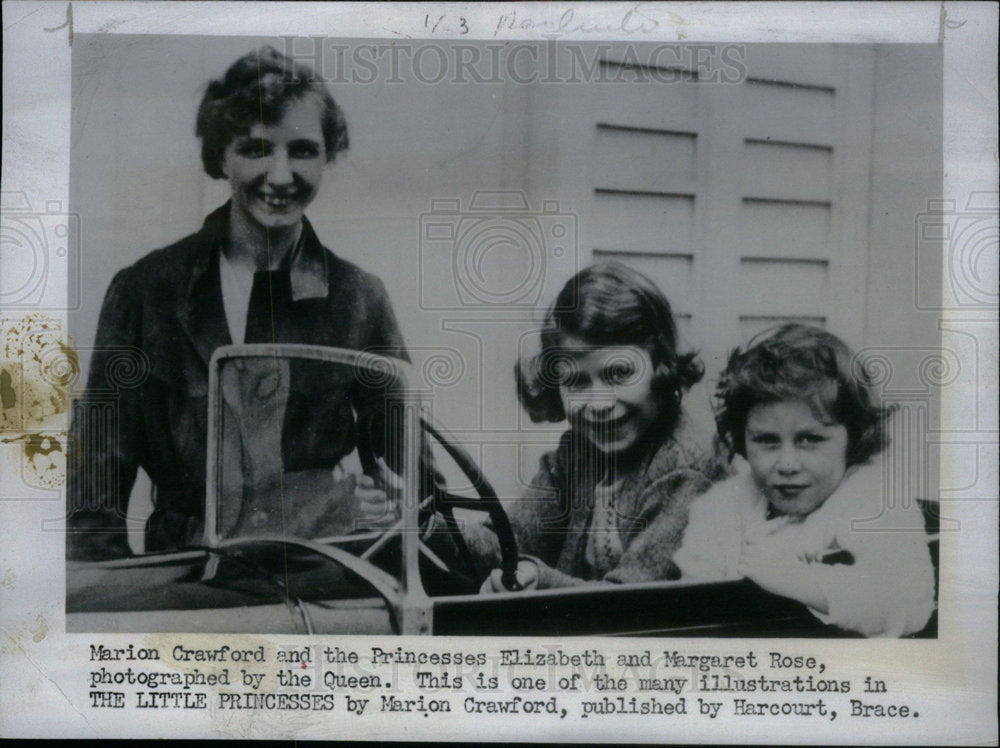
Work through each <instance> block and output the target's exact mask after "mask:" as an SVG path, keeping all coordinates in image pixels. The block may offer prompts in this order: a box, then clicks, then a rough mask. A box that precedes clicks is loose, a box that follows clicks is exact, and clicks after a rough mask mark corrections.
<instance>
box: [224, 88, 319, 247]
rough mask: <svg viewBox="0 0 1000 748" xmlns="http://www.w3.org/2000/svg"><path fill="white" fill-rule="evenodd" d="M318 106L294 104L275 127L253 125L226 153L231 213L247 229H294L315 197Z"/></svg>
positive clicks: (312, 101) (309, 100)
mask: <svg viewBox="0 0 1000 748" xmlns="http://www.w3.org/2000/svg"><path fill="white" fill-rule="evenodd" d="M320 106H321V104H320V102H319V101H318V100H317V99H316V97H315V96H305V97H303V98H302V99H299V100H297V101H292V102H290V103H289V104H288V106H287V108H286V109H285V113H284V115H283V116H282V118H281V120H280V121H278V122H277V123H276V124H274V125H262V124H259V123H258V124H255V125H254V126H253V127H251V128H250V132H249V133H248V134H247V135H245V136H243V137H238V138H235V139H234V140H233V142H231V143H230V144H229V145H228V146H227V147H226V150H225V153H224V154H223V161H222V171H223V173H225V175H226V177H227V178H228V179H229V186H230V188H231V189H232V191H233V209H234V210H236V211H239V212H240V213H241V214H242V217H243V218H244V219H249V223H250V224H251V225H254V224H255V225H258V226H262V227H264V228H280V227H285V226H296V225H298V223H299V221H301V220H302V212H303V211H304V210H305V208H306V206H307V205H308V204H309V203H310V202H311V201H312V199H313V198H314V197H315V196H316V191H317V190H318V189H319V185H320V182H321V181H322V178H323V167H324V166H325V165H326V147H325V141H324V140H323V127H322V124H321V122H320Z"/></svg>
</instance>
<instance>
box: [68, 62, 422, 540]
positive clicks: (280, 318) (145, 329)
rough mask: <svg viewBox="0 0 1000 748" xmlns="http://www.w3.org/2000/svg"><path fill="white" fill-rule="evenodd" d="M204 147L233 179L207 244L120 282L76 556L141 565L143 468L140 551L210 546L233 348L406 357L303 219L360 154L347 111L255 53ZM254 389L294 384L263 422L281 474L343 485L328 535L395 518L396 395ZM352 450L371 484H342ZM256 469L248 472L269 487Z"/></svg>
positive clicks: (175, 248)
mask: <svg viewBox="0 0 1000 748" xmlns="http://www.w3.org/2000/svg"><path fill="white" fill-rule="evenodd" d="M196 133H197V135H198V137H199V138H200V139H201V157H202V163H203V165H204V168H205V172H206V173H207V174H208V175H209V176H210V177H212V178H213V179H226V180H227V181H228V182H229V186H230V190H231V200H230V201H229V202H227V203H226V205H224V206H222V207H221V208H219V209H217V210H216V211H214V212H213V213H212V214H211V215H209V216H208V218H207V219H206V220H205V224H204V226H203V227H202V228H201V230H200V231H198V232H197V233H195V234H192V235H190V236H188V237H186V238H184V239H182V240H180V241H179V242H177V243H175V244H173V245H171V246H169V247H167V248H165V249H161V250H158V251H156V252H152V253H150V254H148V255H147V256H146V257H144V258H142V259H141V260H139V261H138V262H137V263H135V264H134V265H132V266H131V267H127V268H125V269H124V270H121V271H120V272H119V273H118V275H117V276H116V277H115V278H114V280H113V281H112V282H111V286H110V288H109V289H108V292H107V295H106V297H105V300H104V305H103V307H102V310H101V317H100V321H99V323H98V331H97V340H96V345H95V354H94V358H93V360H92V363H91V368H90V375H89V378H88V380H87V391H86V393H85V395H84V397H83V398H82V401H81V402H79V403H77V407H76V409H75V415H74V425H73V432H74V438H75V444H76V445H77V446H78V448H77V449H75V450H74V451H73V454H72V455H71V457H70V465H69V491H68V495H69V512H68V526H69V530H68V533H67V545H68V555H69V557H70V558H74V559H93V558H107V557H115V556H124V555H128V554H129V553H130V549H129V544H128V541H127V531H126V522H125V520H126V515H127V510H128V501H129V494H130V491H131V489H132V485H133V483H134V481H135V478H136V473H137V470H138V469H139V468H143V469H144V470H145V471H146V473H147V474H148V475H149V476H150V478H151V479H152V481H153V484H154V488H155V499H154V509H153V513H152V514H151V515H150V517H149V519H148V520H147V522H146V543H145V550H146V551H153V550H165V549H173V548H180V547H184V546H189V545H192V544H197V543H200V542H201V541H202V532H203V519H202V518H203V517H204V503H205V485H206V483H205V473H206V469H205V465H206V431H207V398H208V364H209V360H210V359H211V356H212V354H213V352H214V351H215V350H216V349H217V348H219V347H220V346H223V345H227V344H230V343H255V342H256V343H262V342H267V343H302V344H312V345H322V346H331V347H337V348H348V349H353V350H366V349H374V350H377V351H378V352H379V353H381V354H383V355H389V356H396V357H399V358H404V359H405V358H406V351H405V349H404V346H403V341H402V337H401V335H400V333H399V330H398V327H397V324H396V319H395V316H394V314H393V311H392V307H391V306H390V304H389V300H388V298H387V296H386V292H385V289H384V287H383V285H382V283H381V281H380V280H379V279H378V278H376V277H374V276H372V275H369V274H367V273H365V272H363V271H362V270H360V269H359V268H357V267H356V266H354V265H352V264H351V263H348V262H346V261H344V260H342V259H340V258H338V257H336V256H335V255H334V254H333V253H332V252H330V251H329V250H328V249H326V248H325V247H324V246H323V245H322V244H321V243H320V241H319V239H318V237H317V236H316V234H315V232H314V231H313V229H312V227H311V225H310V224H309V221H308V220H307V219H306V218H305V216H304V211H305V209H306V207H307V206H308V205H309V204H310V203H311V202H312V200H313V198H314V197H315V196H316V193H317V191H318V190H319V186H320V183H321V182H322V178H323V172H324V168H325V166H326V164H327V163H329V162H331V161H333V160H334V158H335V156H336V154H337V153H338V152H340V151H342V150H344V149H346V148H347V145H348V140H347V125H346V123H345V121H344V117H343V114H342V113H341V111H340V109H339V107H338V106H337V104H336V103H335V102H334V100H333V98H332V97H331V96H330V93H329V92H328V91H327V90H326V88H325V86H324V85H323V84H322V83H320V82H319V81H318V80H317V79H316V76H315V73H314V72H313V71H312V70H310V69H309V68H307V67H305V66H302V65H300V64H296V63H294V62H292V61H291V60H289V59H287V58H286V57H284V56H283V55H281V54H280V53H278V52H277V51H276V50H274V49H272V48H270V47H264V48H263V49H261V50H259V51H255V52H251V53H250V54H247V55H244V56H243V57H241V58H240V59H238V60H237V61H236V62H235V63H233V65H232V66H230V68H229V69H228V70H227V71H226V73H225V75H224V76H223V77H222V78H220V79H218V80H214V81H212V82H210V83H209V85H208V87H207V89H206V92H205V96H204V98H203V99H202V102H201V105H200V107H199V110H198V118H197V128H196ZM123 353H127V355H129V356H132V357H133V358H134V359H135V360H137V361H139V362H140V363H141V366H140V367H139V369H140V371H139V372H138V375H137V376H136V377H134V381H130V382H128V383H127V386H121V385H122V383H121V382H119V381H117V380H116V377H115V372H116V364H115V360H116V359H115V357H116V356H119V357H120V356H121V355H122V354H123ZM130 360H131V359H130ZM264 363H267V362H264ZM251 374H253V373H252V372H251ZM257 374H258V375H259V376H258V379H260V381H261V382H262V383H263V382H264V380H265V379H266V380H267V381H268V382H271V383H272V387H271V389H272V390H273V389H274V388H275V387H277V383H280V385H281V387H280V391H281V403H282V408H281V409H280V412H279V411H278V410H277V409H276V408H272V409H270V410H268V414H270V417H269V418H267V419H264V420H262V421H261V424H259V425H260V427H261V428H267V427H269V428H270V429H271V430H273V431H275V432H276V435H275V438H274V439H273V442H274V443H277V444H281V445H282V450H281V451H282V454H280V455H273V456H271V457H270V458H269V460H268V465H270V466H271V467H274V468H275V469H276V470H277V471H279V474H280V472H281V471H283V470H285V469H290V466H295V468H296V469H299V470H303V471H305V470H312V471H324V475H326V476H327V477H328V480H327V481H326V482H327V483H331V484H336V485H331V486H329V487H328V488H329V489H330V490H329V491H328V492H326V493H322V492H317V493H316V494H315V497H314V504H315V506H311V507H304V508H303V512H302V517H310V518H312V519H313V520H315V522H316V523H319V524H322V523H324V522H326V521H327V519H328V518H327V517H325V516H324V515H325V514H328V512H326V510H325V509H324V507H326V506H327V504H325V503H324V502H327V503H329V501H330V499H331V497H332V496H340V497H341V498H343V497H345V496H348V495H353V496H354V498H356V499H357V500H358V501H357V503H358V505H359V507H360V513H359V517H362V516H369V515H371V516H372V517H374V518H376V519H378V520H380V521H382V522H386V521H392V520H393V519H394V518H393V517H391V516H390V515H389V514H388V513H387V511H386V505H387V502H386V495H385V493H384V492H383V491H382V490H380V489H379V488H378V487H376V485H375V478H374V476H375V474H376V473H377V467H376V465H377V458H378V457H379V456H380V455H381V453H383V452H384V451H385V449H384V447H385V441H384V439H385V436H384V433H382V428H383V427H382V426H381V424H384V423H385V414H384V407H385V395H386V393H385V391H384V390H380V389H378V388H377V387H365V386H360V385H359V386H356V387H353V388H352V389H351V392H350V397H348V398H330V399H328V400H326V401H324V400H323V398H317V397H316V396H315V394H312V395H310V394H308V393H310V392H313V393H315V391H316V390H317V388H319V389H322V384H323V383H322V382H316V381H311V380H315V376H312V377H310V374H309V371H306V370H305V369H301V368H297V367H296V366H290V365H288V364H287V362H286V363H285V364H284V365H283V366H279V364H278V362H272V363H271V364H270V368H269V369H268V368H267V367H264V368H262V369H261V371H260V372H257ZM248 376H250V375H248ZM251 378H252V377H251ZM109 391H111V392H116V393H117V400H116V401H115V405H114V413H113V415H114V418H113V420H114V425H113V427H111V428H106V427H105V425H106V421H103V420H101V419H102V418H106V412H105V411H102V410H101V409H100V408H99V407H97V406H96V405H95V406H94V407H91V406H90V405H89V404H90V403H93V402H96V401H99V400H100V399H101V396H100V393H105V392H109ZM102 413H105V415H102ZM286 448H287V454H286V453H285V450H286ZM356 449H357V451H358V458H359V459H358V460H353V461H348V462H347V463H345V464H353V465H357V466H358V472H356V473H351V474H345V473H344V470H343V465H341V464H340V463H341V461H342V460H343V459H344V458H345V457H349V456H351V455H352V454H353V453H354V451H355V450H356ZM245 450H246V445H245V444H244V451H245ZM251 457H252V455H249V454H247V455H244V458H245V459H244V460H243V464H244V468H245V469H246V470H251V471H253V470H258V472H259V467H260V465H259V464H257V463H254V462H253V461H252V460H251V459H250V458H251ZM258 463H259V460H258ZM335 466H338V467H339V468H341V469H340V472H334V471H333V468H334V467H335ZM361 470H364V474H361V472H360V471H361ZM255 478H256V483H260V482H261V481H262V480H264V478H261V477H260V476H255ZM250 483H254V482H253V481H250ZM299 520H301V517H289V518H288V523H290V524H289V525H288V526H289V527H293V528H294V529H295V530H296V531H297V532H298V533H299V534H301V535H302V536H305V537H311V536H312V535H311V533H312V531H313V530H314V529H315V528H310V527H302V526H296V522H297V521H299ZM248 521H249V520H248ZM352 521H353V520H352ZM299 524H301V522H299ZM244 529H245V528H244Z"/></svg>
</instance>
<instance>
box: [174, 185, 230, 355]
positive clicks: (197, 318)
mask: <svg viewBox="0 0 1000 748" xmlns="http://www.w3.org/2000/svg"><path fill="white" fill-rule="evenodd" d="M228 215H229V203H226V204H225V205H224V206H222V207H221V208H219V209H218V210H216V211H214V212H213V213H211V214H210V215H209V216H208V217H207V218H206V219H205V225H204V226H202V229H201V231H199V232H198V233H197V234H196V235H195V239H194V246H193V248H192V258H191V265H190V270H189V272H188V282H187V286H186V288H185V289H184V290H183V292H182V295H181V296H180V298H179V299H178V303H177V319H178V321H179V322H180V325H181V328H182V329H183V330H184V332H185V333H186V334H187V336H188V339H189V340H190V341H191V344H192V345H193V346H194V348H195V350H196V351H197V352H198V355H199V356H200V357H201V359H202V361H203V362H204V364H205V365H206V366H208V362H209V361H210V360H211V358H212V354H213V353H214V352H215V349H216V348H219V347H220V346H223V345H229V344H230V343H232V339H231V338H230V337H229V326H228V325H227V324H226V311H225V308H224V307H223V305H222V288H221V285H220V282H219V273H218V264H219V247H220V246H221V242H222V241H223V240H224V238H225V231H226V227H225V221H226V217H227V216H228Z"/></svg>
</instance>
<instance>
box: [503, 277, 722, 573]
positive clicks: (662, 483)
mask: <svg viewBox="0 0 1000 748" xmlns="http://www.w3.org/2000/svg"><path fill="white" fill-rule="evenodd" d="M677 348H678V344H677V328H676V325H675V323H674V317H673V313H672V311H671V309H670V303H669V302H668V301H667V299H666V298H665V297H664V296H663V294H662V293H661V292H660V290H659V289H658V288H657V287H656V286H655V285H654V284H653V282H652V281H650V280H649V279H648V278H646V277H645V276H644V275H642V274H641V273H638V272H636V271H635V270H632V269H630V268H628V267H626V266H624V265H621V264H619V263H616V262H609V263H605V264H600V265H594V266H591V267H589V268H586V269H584V270H583V271H581V272H580V273H578V274H577V275H576V276H574V277H573V278H571V279H570V280H569V282H567V283H566V285H565V287H564V288H563V289H562V291H561V293H560V294H559V296H558V297H557V298H556V300H555V303H554V304H553V305H552V307H551V308H550V309H549V311H548V313H547V315H546V318H545V322H544V326H543V329H542V333H541V353H540V354H539V355H538V356H536V357H534V358H531V359H528V360H526V361H521V362H519V363H518V364H517V365H516V366H515V376H516V380H517V392H518V397H519V399H520V401H521V404H522V405H523V407H524V408H525V410H526V411H527V412H528V414H529V415H530V416H531V418H532V420H533V421H535V422H539V421H550V422H560V421H563V420H567V421H568V422H569V429H568V430H567V431H566V432H565V433H564V434H563V436H562V438H561V440H560V443H559V447H558V448H557V449H556V450H555V451H553V452H550V453H548V454H546V455H544V456H543V457H542V459H541V463H540V466H539V470H538V472H537V474H536V475H535V477H534V479H533V480H532V482H531V485H530V486H529V487H528V489H527V492H526V494H525V496H524V497H523V498H522V499H521V500H519V501H517V502H515V504H514V506H513V507H512V508H511V524H512V525H513V527H514V530H515V534H516V536H517V539H518V545H519V548H520V549H521V550H522V552H524V553H525V554H527V555H526V556H525V557H524V558H523V559H522V561H521V563H520V566H519V569H518V581H519V582H520V584H521V585H522V587H538V588H546V587H560V586H568V585H577V584H582V583H584V582H596V581H605V582H639V581H648V580H655V579H667V578H671V577H676V576H677V569H676V567H675V566H674V563H673V553H674V551H675V550H676V549H677V547H678V545H679V543H680V538H681V533H682V531H683V529H684V525H685V523H686V522H687V511H688V505H689V504H690V502H691V501H692V500H693V499H694V497H695V496H697V495H698V494H700V493H702V492H703V491H705V490H706V489H707V488H708V487H709V486H710V485H711V481H712V479H716V478H718V477H720V476H721V475H722V474H723V473H724V468H723V466H722V464H721V462H720V461H719V460H718V459H716V458H715V456H714V455H713V454H712V453H711V451H710V450H709V449H707V448H706V445H707V441H708V440H704V442H703V441H702V440H699V439H698V438H697V437H696V436H695V434H694V433H693V429H692V427H691V424H690V423H689V422H688V420H687V418H686V417H685V415H684V413H683V410H682V408H681V400H682V396H683V393H684V391H686V390H687V389H688V388H689V387H690V386H691V385H692V384H694V383H695V382H697V381H698V380H699V379H700V378H701V376H702V373H703V369H702V366H701V363H700V362H699V361H698V359H697V357H696V355H695V354H694V353H680V352H678V350H677ZM503 590H504V588H503V585H502V583H501V581H500V573H499V570H494V571H493V573H492V574H491V575H490V577H489V578H488V579H487V580H486V582H485V583H484V584H483V591H484V592H499V591H503Z"/></svg>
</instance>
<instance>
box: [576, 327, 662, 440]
mask: <svg viewBox="0 0 1000 748" xmlns="http://www.w3.org/2000/svg"><path fill="white" fill-rule="evenodd" d="M560 352H561V355H560V357H559V362H558V365H557V376H558V377H559V394H560V396H561V397H562V402H563V408H564V409H565V410H566V415H567V417H568V418H569V421H570V423H571V424H572V425H573V428H576V429H580V430H581V431H582V433H583V434H584V435H585V436H586V437H587V439H589V440H590V442H591V443H592V444H593V445H594V446H595V447H597V449H599V450H600V451H601V452H603V453H605V454H608V455H612V454H623V453H626V452H628V451H629V450H630V449H631V448H632V447H634V446H636V444H637V443H638V442H639V440H640V439H642V437H643V436H644V435H645V434H646V432H647V431H649V429H650V427H651V426H652V425H653V424H654V423H656V421H657V419H658V418H659V415H660V413H659V411H660V408H659V404H658V398H657V397H656V395H655V393H654V392H653V388H652V384H653V361H652V359H651V358H650V356H649V353H648V352H647V351H646V350H645V349H643V348H640V347H639V346H634V345H626V346H604V347H599V346H592V345H588V344H587V343H585V342H584V341H582V340H580V339H578V338H574V337H572V336H570V337H567V338H566V339H564V341H563V345H562V348H561V351H560Z"/></svg>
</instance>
